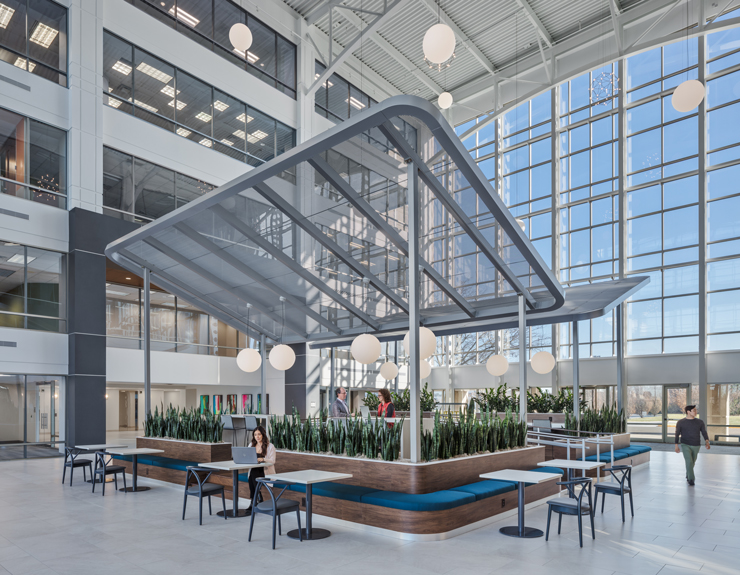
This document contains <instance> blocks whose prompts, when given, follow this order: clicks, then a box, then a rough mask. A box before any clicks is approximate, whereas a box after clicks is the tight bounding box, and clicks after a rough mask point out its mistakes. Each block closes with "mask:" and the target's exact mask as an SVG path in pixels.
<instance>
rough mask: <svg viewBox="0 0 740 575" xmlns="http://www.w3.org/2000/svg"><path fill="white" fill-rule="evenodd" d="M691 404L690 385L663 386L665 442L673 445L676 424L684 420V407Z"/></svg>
mask: <svg viewBox="0 0 740 575" xmlns="http://www.w3.org/2000/svg"><path fill="white" fill-rule="evenodd" d="M690 404H691V386H690V385H689V384H681V385H664V386H663V410H662V413H663V429H662V431H663V442H664V443H672V442H673V438H674V437H675V435H676V423H677V422H678V420H679V419H683V417H684V416H685V414H684V407H686V406H687V405H690Z"/></svg>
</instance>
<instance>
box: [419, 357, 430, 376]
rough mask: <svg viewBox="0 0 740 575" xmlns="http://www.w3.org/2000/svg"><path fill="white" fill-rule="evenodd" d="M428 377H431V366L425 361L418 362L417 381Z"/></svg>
mask: <svg viewBox="0 0 740 575" xmlns="http://www.w3.org/2000/svg"><path fill="white" fill-rule="evenodd" d="M430 375H432V365H431V364H430V363H429V362H428V361H427V360H426V359H422V360H421V361H420V362H419V379H426V378H427V377H429V376H430Z"/></svg>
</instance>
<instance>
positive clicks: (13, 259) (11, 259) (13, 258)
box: [8, 254, 36, 264]
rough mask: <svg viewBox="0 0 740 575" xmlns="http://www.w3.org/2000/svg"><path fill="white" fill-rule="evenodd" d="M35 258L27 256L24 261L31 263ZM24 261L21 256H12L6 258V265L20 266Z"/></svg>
mask: <svg viewBox="0 0 740 575" xmlns="http://www.w3.org/2000/svg"><path fill="white" fill-rule="evenodd" d="M35 259H36V258H35V257H33V256H28V259H27V260H26V263H29V264H30V263H31V262H32V261H33V260H35ZM23 261H24V258H23V254H15V255H14V256H11V257H9V258H8V263H10V264H22V263H23Z"/></svg>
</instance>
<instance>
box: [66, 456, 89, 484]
mask: <svg viewBox="0 0 740 575" xmlns="http://www.w3.org/2000/svg"><path fill="white" fill-rule="evenodd" d="M80 453H82V450H81V449H76V448H74V447H65V448H64V471H63V472H62V485H64V478H65V477H66V476H67V468H69V486H70V487H72V479H73V477H74V473H75V467H82V477H83V479H84V480H85V481H87V473H86V472H85V469H90V477H94V475H93V467H92V464H93V462H92V459H77V456H78V455H80Z"/></svg>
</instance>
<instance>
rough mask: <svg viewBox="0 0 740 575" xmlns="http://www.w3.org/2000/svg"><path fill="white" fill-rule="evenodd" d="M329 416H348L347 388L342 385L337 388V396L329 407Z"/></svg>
mask: <svg viewBox="0 0 740 575" xmlns="http://www.w3.org/2000/svg"><path fill="white" fill-rule="evenodd" d="M329 417H349V408H348V407H347V390H346V389H345V388H344V387H338V388H337V398H336V399H335V400H334V403H332V404H331V407H330V408H329Z"/></svg>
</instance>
